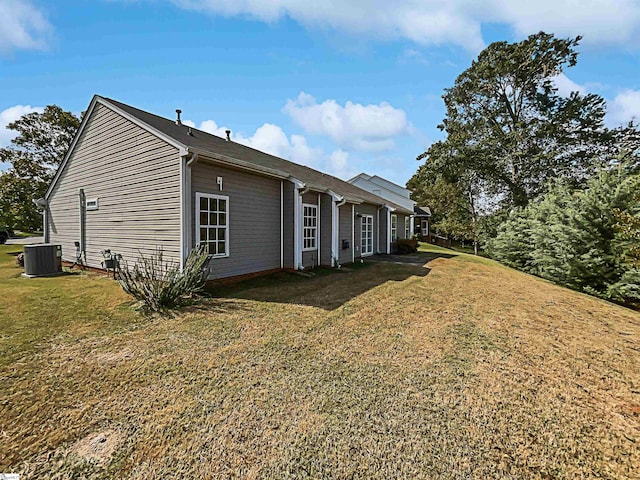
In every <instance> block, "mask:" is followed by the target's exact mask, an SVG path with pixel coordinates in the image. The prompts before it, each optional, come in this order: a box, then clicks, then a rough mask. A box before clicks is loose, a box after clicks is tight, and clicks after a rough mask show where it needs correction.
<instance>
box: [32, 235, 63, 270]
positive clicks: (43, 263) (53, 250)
mask: <svg viewBox="0 0 640 480" xmlns="http://www.w3.org/2000/svg"><path fill="white" fill-rule="evenodd" d="M61 273H62V245H55V244H53V243H40V244H37V245H25V246H24V275H25V276H26V277H44V276H48V275H59V274H61Z"/></svg>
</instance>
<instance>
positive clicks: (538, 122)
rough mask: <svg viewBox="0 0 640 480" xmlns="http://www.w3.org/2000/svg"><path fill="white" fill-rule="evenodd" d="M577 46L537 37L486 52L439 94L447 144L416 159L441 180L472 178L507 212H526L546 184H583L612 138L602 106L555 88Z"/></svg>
mask: <svg viewBox="0 0 640 480" xmlns="http://www.w3.org/2000/svg"><path fill="white" fill-rule="evenodd" d="M579 41H580V37H576V38H574V39H571V38H569V39H557V38H555V37H554V36H553V35H550V34H546V33H543V32H541V33H538V34H536V35H531V36H530V37H528V38H527V39H525V40H523V41H521V42H518V43H507V42H496V43H493V44H491V45H489V46H488V47H487V48H486V49H485V50H483V51H482V52H481V53H480V54H479V56H478V58H477V60H475V61H474V62H473V63H472V65H471V67H469V68H468V69H467V70H465V71H464V72H462V73H461V74H460V75H459V76H458V78H457V79H456V81H455V85H454V86H453V87H451V88H449V89H447V90H446V91H445V95H444V96H443V98H444V101H445V105H446V118H445V119H444V121H443V124H442V125H441V126H440V128H441V129H443V130H444V131H445V133H446V135H447V136H446V139H444V140H442V141H440V142H436V143H435V144H433V145H432V146H431V147H430V148H429V149H428V150H427V151H426V152H425V153H423V154H422V155H420V156H419V157H418V159H419V160H420V159H423V158H424V159H426V160H427V162H430V163H431V165H432V167H431V168H433V169H434V170H436V171H438V172H439V173H440V174H441V175H442V176H443V177H445V178H446V177H452V176H454V175H458V174H459V172H460V171H461V170H465V171H468V172H471V173H472V174H473V175H475V176H476V177H477V178H478V180H479V181H480V182H482V184H483V189H484V190H485V191H486V192H487V193H489V194H493V195H497V196H501V197H502V198H504V200H505V201H506V202H507V203H508V204H509V205H511V206H525V205H527V203H528V202H529V201H530V200H531V199H532V198H535V197H537V196H538V195H539V194H540V193H542V192H544V190H545V189H546V188H547V186H548V182H549V180H550V179H554V178H558V177H561V178H567V179H573V180H574V181H580V180H582V179H584V178H585V177H586V176H588V174H589V173H591V172H592V171H593V170H594V169H595V167H596V166H597V164H598V163H599V162H602V161H604V160H605V159H604V158H603V157H605V156H606V155H607V153H608V152H609V145H610V143H611V142H612V138H613V134H612V132H610V131H609V130H607V129H606V128H605V126H604V115H605V101H604V99H603V98H601V97H600V96H598V95H594V94H586V95H581V94H579V93H578V92H573V93H571V94H570V95H569V96H568V97H564V96H562V95H559V94H558V89H557V88H556V86H555V83H554V79H555V78H556V77H557V76H558V75H560V74H561V73H562V72H563V70H564V68H565V67H570V66H573V65H575V64H576V60H577V55H578V54H577V52H576V50H575V48H576V47H577V46H578V43H579ZM450 180H451V181H454V180H455V179H453V178H451V179H450Z"/></svg>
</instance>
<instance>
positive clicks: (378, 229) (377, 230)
mask: <svg viewBox="0 0 640 480" xmlns="http://www.w3.org/2000/svg"><path fill="white" fill-rule="evenodd" d="M383 208H384V205H381V206H379V207H378V210H377V211H376V215H377V216H378V228H377V229H376V232H377V233H378V248H377V250H376V252H377V253H378V255H379V254H380V210H382V209H383Z"/></svg>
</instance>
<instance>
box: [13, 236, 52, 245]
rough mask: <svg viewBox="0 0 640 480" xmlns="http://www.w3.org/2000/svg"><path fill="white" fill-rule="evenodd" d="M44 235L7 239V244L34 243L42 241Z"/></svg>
mask: <svg viewBox="0 0 640 480" xmlns="http://www.w3.org/2000/svg"><path fill="white" fill-rule="evenodd" d="M43 241H44V239H43V237H19V238H10V239H9V240H7V245H31V244H32V243H42V242H43Z"/></svg>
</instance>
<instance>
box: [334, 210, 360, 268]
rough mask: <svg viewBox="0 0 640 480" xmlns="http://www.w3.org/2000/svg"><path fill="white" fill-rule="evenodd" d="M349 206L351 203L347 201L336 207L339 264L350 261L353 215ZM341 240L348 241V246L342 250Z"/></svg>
mask: <svg viewBox="0 0 640 480" xmlns="http://www.w3.org/2000/svg"><path fill="white" fill-rule="evenodd" d="M351 207H352V205H351V204H350V203H347V204H345V205H343V206H341V207H340V208H339V209H338V215H339V220H338V251H339V252H340V253H339V259H340V260H339V261H340V263H341V264H344V263H351V262H352V256H351V250H352V249H353V240H352V238H351V225H352V223H353V216H352V213H351ZM343 240H346V241H347V242H349V248H345V249H344V250H343V249H342V242H343ZM356 243H357V238H356Z"/></svg>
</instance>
